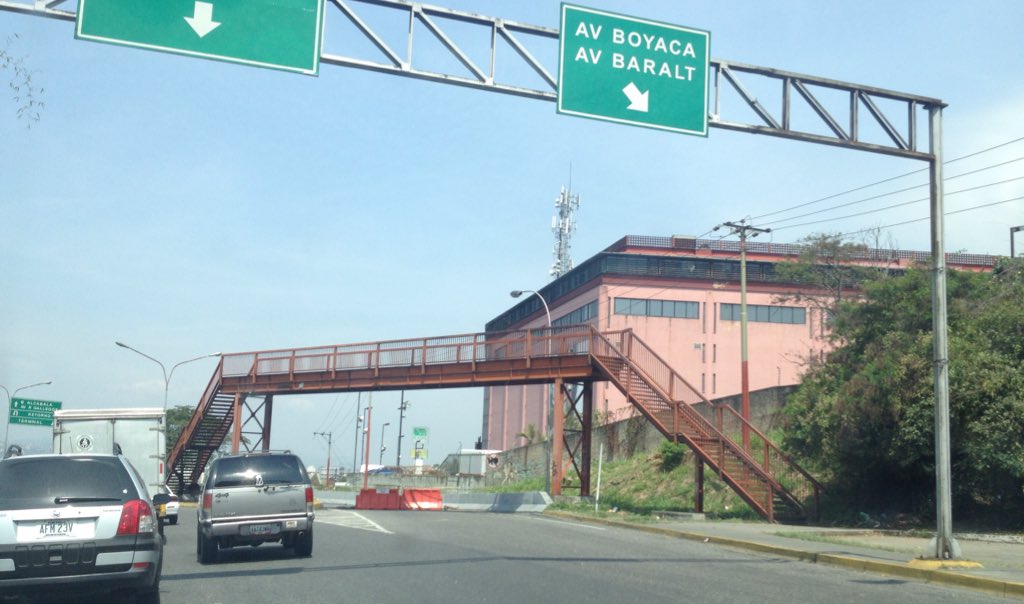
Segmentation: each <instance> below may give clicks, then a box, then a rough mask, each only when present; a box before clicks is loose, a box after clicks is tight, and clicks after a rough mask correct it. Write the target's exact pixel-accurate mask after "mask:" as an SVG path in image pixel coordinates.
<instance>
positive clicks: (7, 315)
mask: <svg viewBox="0 0 1024 604" xmlns="http://www.w3.org/2000/svg"><path fill="white" fill-rule="evenodd" d="M436 4H437V5H440V6H445V7H448V8H455V9H462V10H468V11H472V12H475V13H479V14H484V15H491V16H497V17H502V18H505V19H509V20H514V21H519V22H523V23H528V24H533V25H542V26H547V27H552V28H557V27H558V26H559V22H558V21H559V4H558V3H557V2H549V1H538V0H531V1H530V2H508V1H505V2H500V1H496V0H495V1H484V0H481V1H471V0H460V1H454V0H452V1H449V2H444V1H439V2H437V3H436ZM68 5H69V6H68V8H67V9H68V10H74V3H73V2H69V3H68ZM352 5H353V7H354V8H355V9H359V10H367V11H368V10H369V9H365V8H364V7H363V5H361V4H359V3H357V2H353V3H352ZM589 6H593V7H595V8H600V9H605V10H608V11H613V12H620V13H625V14H630V15H636V16H641V17H646V18H649V19H654V20H659V21H664V22H668V23H674V24H679V25H685V26H689V27H693V28H698V29H704V30H708V31H710V32H711V54H712V56H713V57H714V58H716V59H722V60H731V61H735V62H740V63H747V64H753V65H759V66H764V67H773V68H777V69H782V70H786V71H793V72H798V73H806V74H812V75H816V76H821V77H827V78H832V79H836V80H842V81H848V82H856V83H860V84H865V85H870V86H876V87H880V88H888V89H892V90H897V91H901V92H907V93H913V94H920V95H924V96H929V97H937V98H940V99H942V100H944V101H945V102H947V103H948V104H949V107H948V108H947V109H946V110H945V113H944V133H943V134H944V152H945V156H946V158H947V159H954V158H958V157H961V156H965V155H968V154H972V153H975V152H977V151H981V150H984V149H988V148H990V147H994V146H996V145H1000V144H1002V143H1007V142H1009V141H1014V140H1016V139H1019V138H1021V137H1024V115H1022V113H1021V112H1020V107H1022V106H1024V80H1022V79H1021V78H1020V74H1022V73H1024V53H1020V52H1019V51H1018V50H1017V49H1018V47H1019V25H1020V23H1022V22H1024V5H1022V4H1020V3H1019V2H1014V1H1006V2H999V1H981V2H975V3H963V2H953V1H940V2H935V1H920V2H918V1H912V2H911V1H908V2H883V1H864V2H829V3H822V2H810V1H807V2H803V1H789V2H770V3H769V2H753V1H750V2H747V1H743V2H718V3H709V2H689V1H678V0H676V1H650V2H643V3H638V2H626V1H624V0H594V2H593V3H592V4H589ZM326 13H327V27H326V30H325V35H324V50H325V52H331V53H334V54H347V55H351V56H358V57H365V58H373V59H376V58H377V56H376V55H374V54H373V53H372V51H370V50H368V48H367V45H366V43H365V42H364V41H360V39H358V38H356V37H354V36H353V35H352V32H353V30H352V28H351V27H350V26H346V24H345V23H344V19H343V18H342V17H341V16H340V13H339V12H338V11H337V9H336V8H335V7H334V6H333V5H331V4H328V6H327V10H326ZM386 14H388V13H383V12H382V11H379V10H374V11H369V12H367V19H368V20H369V19H371V18H372V19H373V23H374V24H375V25H377V26H378V27H380V28H381V31H382V32H385V35H387V36H388V39H389V41H391V42H392V45H393V46H396V47H398V48H404V27H405V23H403V22H402V20H401V19H398V20H395V19H393V18H384V15H386ZM456 31H457V32H458V31H460V30H458V28H456ZM14 34H17V35H18V39H17V40H14V41H13V42H12V43H11V45H10V46H9V47H8V49H9V51H10V52H11V54H13V55H15V56H21V57H23V58H24V60H25V64H26V65H27V66H28V67H29V68H30V69H32V70H33V72H34V79H35V82H36V83H37V84H38V85H39V86H42V87H43V88H44V92H43V95H42V100H43V101H44V102H45V108H44V109H43V111H42V115H41V119H40V120H39V121H38V122H36V123H32V124H31V128H28V127H26V126H27V124H26V122H25V121H23V120H18V119H17V117H16V116H15V109H16V106H15V104H14V102H13V101H11V100H9V99H8V98H7V97H0V133H2V137H0V165H2V166H3V178H2V184H0V228H2V229H3V237H2V238H0V259H2V260H0V292H2V293H0V334H2V335H0V384H3V385H5V386H7V387H8V388H9V389H11V390H13V389H14V388H17V387H20V386H23V385H26V384H30V383H33V382H38V381H42V380H53V384H52V385H50V386H44V387H39V388H35V389H33V390H29V391H25V392H24V393H22V394H23V395H24V396H28V395H32V396H34V397H39V398H44V399H48V400H59V401H62V402H63V403H64V406H65V408H89V407H124V406H152V405H159V404H160V403H161V402H162V399H163V380H162V377H161V374H160V371H159V368H158V367H157V366H156V365H155V364H154V363H152V362H150V361H148V360H146V359H144V358H142V357H139V356H138V355H135V354H133V353H131V352H130V351H126V350H124V349H121V348H118V347H116V346H115V345H114V342H115V340H120V341H123V342H125V343H128V344H130V345H131V346H133V347H135V348H138V349H139V350H142V351H144V352H146V353H147V354H149V355H151V356H153V357H156V358H158V359H160V360H161V361H163V362H164V364H165V365H167V366H168V368H169V367H170V366H171V365H173V364H174V363H177V362H178V361H182V360H185V359H189V358H192V357H195V356H198V355H200V354H204V353H208V352H214V351H221V352H239V351H247V350H260V349H269V348H283V347H301V346H317V345H328V344H344V343H355V342H363V341H375V340H383V339H399V338H414V337H425V336H435V335H446V334H458V333H471V332H477V331H481V330H482V329H483V325H484V323H485V322H486V321H488V320H489V319H491V318H493V317H494V316H496V315H498V314H500V313H501V312H502V311H504V310H505V309H507V308H508V307H509V306H510V305H511V302H512V300H511V299H510V298H509V297H508V292H509V290H511V289H536V288H539V287H541V286H542V285H544V284H545V283H547V282H548V280H549V276H548V268H549V267H550V265H551V263H552V260H553V258H552V253H551V251H552V247H553V245H554V238H553V235H552V233H551V230H550V224H551V216H552V214H553V212H554V206H553V202H554V199H555V197H556V196H557V195H558V192H559V189H560V187H562V186H563V185H567V184H569V175H570V167H571V174H572V186H573V189H574V191H575V192H577V193H579V194H580V196H581V198H582V208H581V211H580V213H579V214H578V221H577V222H578V231H577V232H576V235H575V237H574V239H573V256H574V259H575V260H576V262H577V263H579V262H581V261H583V260H584V259H586V258H588V257H590V256H591V255H593V254H595V253H597V252H599V251H600V250H602V249H603V248H605V247H607V246H608V245H609V244H611V243H612V242H614V241H616V240H617V239H619V238H620V237H622V236H624V235H627V234H632V235H658V236H667V235H673V234H690V235H702V234H705V233H706V232H708V231H709V230H710V229H711V228H712V227H713V226H714V225H715V224H717V223H720V222H722V221H726V220H738V219H740V218H743V217H744V216H761V215H765V214H768V213H770V212H774V211H776V210H781V209H786V208H791V207H793V206H795V205H798V204H801V203H805V202H809V201H813V200H818V199H821V198H823V197H826V196H829V195H833V194H836V193H841V192H844V191H849V190H851V189H854V188H857V187H860V186H862V185H867V184H870V183H875V182H877V181H880V180H882V179H886V178H889V177H892V176H897V175H901V174H905V173H907V172H911V171H913V170H918V169H920V168H923V167H924V165H923V164H921V163H920V162H913V161H909V160H903V159H897V158H893V157H888V156H881V155H874V154H869V153H863V152H857V151H851V150H845V149H837V148H832V147H824V146H820V145H811V144H807V143H798V142H793V141H787V140H783V139H776V138H770V137H762V136H753V135H749V134H741V133H734V132H727V131H724V130H720V129H714V128H713V129H711V131H710V134H709V136H708V137H707V138H706V139H705V138H701V137H692V136H685V135H678V134H671V133H666V132H660V131H655V130H651V129H644V128H634V127H628V126H622V125H617V124H609V123H602V122H597V121H593V120H586V119H580V118H575V117H570V116H563V115H557V114H556V112H555V104H554V103H552V102H547V101H539V100H531V99H524V98H519V97H512V96H506V95H501V94H496V93H492V92H482V91H476V90H469V89H466V88H460V87H456V86H448V85H444V84H438V83H432V82H424V81H419V80H413V79H409V78H400V77H395V76H391V75H383V74H378V73H373V72H368V71H361V70H355V69H348V68H342V67H337V66H333V65H326V64H325V65H322V66H321V69H320V75H319V76H318V77H309V76H302V75H296V74H291V73H284V72H279V71H273V70H266V69H259V68H252V67H245V66H239V65H233V64H228V63H222V62H216V61H206V60H201V59H194V58H187V57H181V56H176V55H170V54H164V53H158V52H150V51H143V50H136V49H130V48H124V47H116V46H111V45H105V44H99V43H94V42H86V41H78V40H75V39H74V25H73V23H71V22H66V21H56V20H50V19H43V18H40V17H36V16H27V15H22V14H18V13H14V12H7V11H0V43H2V42H3V41H4V40H7V39H8V38H9V37H10V36H12V35H14ZM419 36H420V38H419V39H422V40H423V41H424V46H423V47H422V49H419V48H418V49H417V52H418V53H420V54H418V56H421V57H424V58H426V59H427V61H428V62H430V61H436V65H437V66H438V67H439V68H448V65H449V63H450V60H448V59H443V58H439V56H440V55H439V53H437V52H436V44H435V45H433V46H432V45H431V44H430V42H429V40H427V39H426V38H427V34H426V33H420V34H419ZM472 40H473V38H472V37H471V36H467V38H465V39H464V40H460V42H462V45H463V46H464V47H466V48H467V49H476V50H474V52H476V51H479V53H483V52H485V51H486V48H487V47H486V42H483V43H480V42H474V41H472ZM534 52H535V54H536V55H537V56H538V58H539V59H541V61H542V62H544V63H545V65H548V66H549V70H550V71H551V72H552V73H555V72H556V71H557V45H556V44H551V45H548V46H544V45H540V46H539V47H538V48H537V49H536V50H535V51H534ZM476 59H477V60H478V62H484V63H485V62H486V61H485V60H484V59H483V58H482V57H476ZM446 61H447V62H446ZM9 75H10V74H9V72H0V77H2V78H3V79H4V80H7V79H8V78H9ZM760 93H761V94H771V93H770V92H769V91H764V92H760ZM921 127H922V129H923V128H924V123H922V124H921ZM1021 156H1024V143H1022V142H1017V143H1011V144H1008V145H1005V146H1003V147H1000V148H998V149H995V150H993V151H989V152H986V153H983V154H981V155H978V156H975V157H972V158H968V159H965V160H962V161H959V162H955V163H954V164H950V165H949V166H948V167H947V169H946V172H947V176H953V175H957V174H960V173H963V172H968V171H972V170H976V169H980V168H984V167H989V166H994V165H996V164H998V163H1000V162H1007V161H1011V160H1013V159H1015V158H1018V157H1021ZM1022 165H1024V162H1016V163H1009V164H1007V165H1006V166H1003V167H1001V168H996V169H992V170H988V171H985V172H981V173H978V174H976V175H972V176H965V177H963V178H960V179H956V180H952V181H949V182H948V183H947V187H946V189H947V193H948V192H950V191H955V190H959V189H963V188H970V187H975V186H979V185H983V184H991V183H996V182H999V181H1004V180H1010V179H1013V178H1017V177H1020V176H1021V175H1022V174H1024V170H1022V167H1021V166H1022ZM924 182H926V176H925V175H924V174H923V173H921V174H917V175H915V176H910V177H907V178H905V179H901V180H899V181H895V182H893V183H887V184H886V185H882V186H879V187H875V188H872V189H869V190H866V191H864V192H858V193H856V194H854V195H852V196H846V197H843V198H840V199H837V200H830V201H829V202H827V203H822V204H819V205H818V206H816V208H824V207H828V206H830V205H838V204H839V203H842V202H847V201H855V200H858V199H861V198H863V197H868V196H870V195H877V194H880V193H886V192H890V191H893V190H896V189H901V188H905V187H910V186H912V185H919V184H922V183H924ZM1022 195H1024V185H1021V184H1020V181H1011V182H1007V183H1004V184H1002V185H998V186H992V187H987V188H984V189H977V190H975V191H971V192H966V193H963V194H957V195H949V196H948V197H947V200H946V208H947V211H956V210H960V209H964V208H970V207H974V206H978V205H982V204H986V203H992V202H996V201H1001V200H1006V199H1011V198H1014V197H1020V196H1022ZM924 196H926V192H925V190H924V189H917V190H915V191H910V192H908V193H905V194H901V195H891V196H885V197H883V198H880V199H879V200H878V201H877V202H874V205H871V204H870V203H865V204H861V205H856V206H853V207H852V208H848V209H846V210H841V211H836V212H834V213H832V214H823V215H821V216H819V217H818V218H828V217H834V216H843V215H846V214H852V213H857V212H860V211H863V210H866V209H870V208H873V207H882V206H886V205H892V204H894V203H898V202H899V201H903V200H911V199H915V198H919V197H924ZM816 208H811V209H816ZM927 212H928V211H927V204H925V203H918V204H914V205H910V206H906V207H903V208H899V209H893V210H889V211H886V212H879V213H876V214H866V215H863V216H859V217H855V218H848V219H834V220H833V221H831V222H828V223H824V224H817V225H811V226H806V227H795V228H789V229H779V230H777V231H776V233H775V234H774V235H773V240H774V241H777V242H793V241H797V240H798V239H800V238H801V237H803V236H806V235H809V234H811V233H815V232H822V231H829V232H854V231H859V230H861V229H866V228H873V227H879V226H885V225H890V224H895V223H898V222H903V221H907V220H912V219H916V218H924V217H927ZM774 218H775V217H773V219H774ZM765 220H766V221H767V220H768V219H765ZM796 222H797V223H799V222H804V221H800V220H798V221H796ZM789 224H793V223H789ZM1020 224H1024V202H1022V201H1019V200H1018V201H1015V202H1010V203H1004V204H1001V205H997V206H993V207H990V208H987V209H980V210H974V211H968V212H964V213H960V214H956V215H955V217H950V219H949V220H948V223H947V229H946V237H947V243H946V247H947V250H949V251H967V252H974V253H982V254H1003V255H1005V254H1008V252H1009V235H1008V231H1009V227H1011V226H1015V225H1020ZM785 225H786V223H779V224H775V225H772V226H775V227H776V228H778V227H782V226H785ZM884 232H885V233H886V235H887V236H891V238H892V239H893V241H894V243H895V245H896V246H897V247H899V248H901V249H915V250H927V249H928V246H929V234H928V223H927V221H925V222H916V223H912V224H908V225H904V226H900V227H894V228H890V229H885V230H884ZM1018 248H1024V241H1018ZM214 366H215V361H213V360H204V361H199V362H195V363H191V364H188V365H184V366H181V367H179V368H178V369H177V371H175V373H174V378H173V380H172V382H171V384H170V389H169V391H170V400H171V404H172V405H174V404H190V405H194V404H196V402H197V401H198V399H199V396H200V395H201V393H202V390H203V388H204V387H205V385H206V383H207V381H208V380H209V377H210V374H211V372H212V371H213V368H214ZM406 398H407V400H409V401H411V403H412V404H411V408H410V410H409V412H408V414H407V417H406V420H405V426H406V434H407V435H408V434H409V430H411V427H412V426H426V427H429V429H430V433H431V442H430V454H431V455H430V460H429V461H430V462H431V463H437V462H440V461H442V460H443V458H444V455H445V454H447V453H449V452H452V451H455V450H456V449H457V448H458V447H459V445H460V443H461V445H462V446H466V447H470V446H472V443H473V441H474V440H475V439H476V438H477V437H478V436H479V435H480V433H481V400H482V393H481V391H480V390H476V389H467V390H449V391H413V392H409V393H406ZM355 401H356V396H355V395H354V394H353V395H347V394H343V395H320V396H304V397H287V398H282V399H278V402H277V406H276V407H275V409H276V415H275V418H274V435H273V439H272V444H273V445H274V447H275V448H291V449H293V450H295V451H297V452H299V453H300V455H302V456H303V458H304V459H305V460H306V462H307V463H309V464H317V465H322V464H323V463H324V461H325V460H326V455H327V445H326V442H325V441H323V439H320V438H314V437H313V435H312V433H313V432H315V431H316V432H320V431H331V432H334V434H335V437H334V441H335V446H336V449H335V454H334V456H333V464H332V465H335V466H336V465H338V464H339V463H340V464H342V465H346V466H348V465H351V463H352V459H351V458H352V448H353V437H354V424H353V419H354V416H355V409H354V407H355ZM364 401H365V398H364ZM398 401H399V397H398V393H382V394H378V395H376V396H375V403H376V404H375V407H376V412H375V418H374V426H375V427H374V444H373V449H374V457H376V455H377V452H378V447H379V444H378V443H377V440H378V439H379V427H380V426H381V421H390V422H391V426H389V427H388V428H387V430H386V434H387V436H386V439H387V441H388V442H386V444H387V445H388V450H387V452H386V453H385V455H384V459H385V461H386V462H387V461H388V460H389V459H390V463H393V462H394V446H393V445H394V437H395V435H396V429H397V424H398V411H397V408H398ZM47 439H48V433H47V431H46V429H45V428H27V427H21V426H14V427H12V429H11V440H12V441H13V440H19V441H25V442H34V443H42V444H39V445H38V446H45V443H47V442H48V441H47ZM410 440H411V439H409V438H407V439H406V440H405V443H404V444H403V448H404V449H406V450H408V443H409V442H410ZM374 461H376V460H375V459H374Z"/></svg>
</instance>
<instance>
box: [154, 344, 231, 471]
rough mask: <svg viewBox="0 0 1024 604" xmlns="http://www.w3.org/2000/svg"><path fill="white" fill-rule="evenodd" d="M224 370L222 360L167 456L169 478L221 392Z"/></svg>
mask: <svg viewBox="0 0 1024 604" xmlns="http://www.w3.org/2000/svg"><path fill="white" fill-rule="evenodd" d="M223 369H224V359H223V358H221V359H220V362H219V363H217V368H216V369H215V370H214V371H213V375H212V376H211V377H210V382H209V383H208V384H207V385H206V389H205V390H204V391H203V395H202V397H200V398H199V404H198V406H197V407H196V410H195V412H194V413H192V418H191V419H189V421H188V424H186V425H185V427H184V428H182V429H181V432H180V433H179V434H178V440H177V441H175V443H174V447H173V448H172V449H171V453H170V454H169V455H168V456H167V463H166V469H167V475H168V476H169V475H170V473H171V469H172V468H174V467H175V466H176V465H177V463H178V459H179V458H180V457H181V455H182V454H183V453H184V452H185V448H186V446H187V445H188V441H189V439H191V437H192V433H193V432H195V430H196V429H197V428H198V427H199V424H200V423H202V421H203V418H204V417H205V416H206V409H207V408H208V407H209V406H210V405H211V404H212V402H213V399H214V397H215V396H217V391H219V390H220V384H221V374H222V373H223Z"/></svg>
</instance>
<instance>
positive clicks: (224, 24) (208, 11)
mask: <svg viewBox="0 0 1024 604" xmlns="http://www.w3.org/2000/svg"><path fill="white" fill-rule="evenodd" d="M324 1H325V0H210V1H209V2H199V1H196V0H79V3H78V15H77V23H76V26H75V37H76V38H79V39H82V40H94V41H97V42H109V43H111V44H121V45H125V46H134V47H137V48H146V49H150V50H160V51H165V52H173V53H177V54H183V55H189V56H194V57H202V58H207V59H218V60H222V61H230V62H233V63H243V64H245V65H253V66H257V67H271V68H274V69H283V70H286V71H296V72H299V73H305V74H309V75H316V74H317V72H318V70H319V69H320V43H321V32H322V31H323V20H324Z"/></svg>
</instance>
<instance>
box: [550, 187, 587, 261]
mask: <svg viewBox="0 0 1024 604" xmlns="http://www.w3.org/2000/svg"><path fill="white" fill-rule="evenodd" d="M555 208H557V210H558V211H557V213H556V214H555V215H554V216H552V217H551V231H552V232H553V233H554V234H555V249H554V253H555V262H554V264H552V265H551V277H552V278H554V279H557V278H559V277H561V276H562V275H564V274H565V273H568V272H569V271H570V270H572V256H571V255H570V253H569V250H570V248H571V247H572V246H571V242H570V239H572V234H573V231H575V230H576V221H575V220H573V213H574V212H575V211H576V210H578V209H579V208H580V196H579V195H576V194H573V192H572V173H571V172H570V173H569V187H568V188H566V187H562V192H561V193H560V194H559V195H558V197H557V198H556V199H555Z"/></svg>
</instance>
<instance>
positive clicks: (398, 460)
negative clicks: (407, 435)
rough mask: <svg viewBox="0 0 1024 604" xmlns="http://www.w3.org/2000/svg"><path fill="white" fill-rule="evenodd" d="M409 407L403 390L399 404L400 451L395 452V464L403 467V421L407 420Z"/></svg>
mask: <svg viewBox="0 0 1024 604" xmlns="http://www.w3.org/2000/svg"><path fill="white" fill-rule="evenodd" d="M408 408H409V401H407V400H405V390H402V394H401V400H400V401H399V404H398V452H397V453H396V454H395V465H396V466H398V467H399V468H401V467H402V436H403V435H402V422H403V420H405V410H406V409H408Z"/></svg>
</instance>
